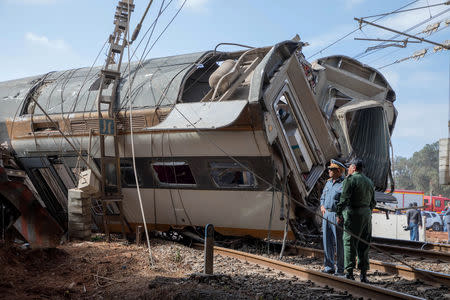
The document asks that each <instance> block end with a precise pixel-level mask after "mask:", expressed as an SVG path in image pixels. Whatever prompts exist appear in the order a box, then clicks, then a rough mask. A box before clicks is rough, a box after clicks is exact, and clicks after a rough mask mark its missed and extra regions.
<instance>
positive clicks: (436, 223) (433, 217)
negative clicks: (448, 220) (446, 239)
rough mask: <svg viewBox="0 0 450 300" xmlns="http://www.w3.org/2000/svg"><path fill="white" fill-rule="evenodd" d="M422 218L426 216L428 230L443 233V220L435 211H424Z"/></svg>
mask: <svg viewBox="0 0 450 300" xmlns="http://www.w3.org/2000/svg"><path fill="white" fill-rule="evenodd" d="M422 216H425V227H426V229H433V230H434V231H442V230H443V228H444V226H443V222H442V218H441V216H440V215H439V214H437V213H436V212H434V211H422Z"/></svg>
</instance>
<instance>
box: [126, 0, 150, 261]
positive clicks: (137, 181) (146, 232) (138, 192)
mask: <svg viewBox="0 0 450 300" xmlns="http://www.w3.org/2000/svg"><path fill="white" fill-rule="evenodd" d="M127 3H128V11H130V0H128V1H127ZM127 21H128V35H127V39H128V38H129V36H130V26H129V25H130V14H128V20H127ZM127 45H128V51H127V54H128V65H130V63H131V58H130V43H127ZM130 69H131V68H128V77H130V72H131V71H130ZM131 84H132V83H131V82H130V84H129V85H128V91H129V92H130V93H131ZM130 93H129V95H130ZM130 138H131V156H132V161H133V171H134V179H135V181H136V191H137V194H138V199H139V207H140V209H141V215H142V221H143V222H144V229H145V237H146V239H147V248H148V255H149V262H150V265H151V266H153V265H154V261H153V257H152V249H151V247H150V238H149V235H148V228H147V221H146V219H145V213H144V206H143V204H142V196H141V189H140V187H139V178H138V174H137V171H136V155H135V151H134V132H133V105H132V102H131V101H130Z"/></svg>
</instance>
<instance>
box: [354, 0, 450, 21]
mask: <svg viewBox="0 0 450 300" xmlns="http://www.w3.org/2000/svg"><path fill="white" fill-rule="evenodd" d="M427 3H428V0H427ZM441 5H450V1H446V2H442V3H437V4H432V5H429V4H428V5H425V6H420V7H414V8H410V9H403V10H396V11H393V12H389V13H384V14H378V15H372V16H367V17H362V18H361V19H369V18H375V17H381V16H388V15H392V14H398V13H403V12H409V11H414V10H419V9H425V8H428V9H430V8H431V7H435V6H441ZM430 17H431V11H430Z"/></svg>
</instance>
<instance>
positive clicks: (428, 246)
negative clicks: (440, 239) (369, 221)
mask: <svg viewBox="0 0 450 300" xmlns="http://www.w3.org/2000/svg"><path fill="white" fill-rule="evenodd" d="M372 242H373V243H374V244H376V245H394V246H400V247H408V248H414V249H421V250H430V251H439V252H447V253H450V244H439V243H429V242H419V241H409V240H397V239H388V238H382V237H372Z"/></svg>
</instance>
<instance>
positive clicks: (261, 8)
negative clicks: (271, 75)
mask: <svg viewBox="0 0 450 300" xmlns="http://www.w3.org/2000/svg"><path fill="white" fill-rule="evenodd" d="M148 2H149V1H148V0H135V1H134V3H135V5H136V9H135V11H134V12H133V14H132V18H131V28H132V29H134V28H135V26H136V24H137V23H138V21H139V20H140V19H141V17H142V15H143V12H144V10H145V8H146V6H147V4H148ZM412 2H413V3H412ZM443 2H445V1H444V0H418V1H412V0H410V1H408V0H396V1H392V0H390V1H385V0H379V1H370V0H328V1H325V0H316V1H299V0H278V1H267V0H187V1H184V0H172V1H170V0H165V1H164V0H154V1H153V4H152V6H151V8H150V11H149V14H148V15H147V18H146V19H145V21H144V25H143V30H142V31H141V34H140V37H139V38H138V40H137V41H136V42H135V43H134V44H133V46H132V47H134V49H136V48H137V51H136V53H137V55H136V56H135V58H134V60H137V59H139V58H140V57H141V55H142V49H143V47H144V44H145V43H146V41H147V38H145V39H144V42H143V44H142V45H141V46H139V47H137V43H138V41H139V40H140V38H142V37H143V36H144V33H145V31H146V30H147V29H148V28H149V27H150V24H151V23H152V22H154V21H155V19H156V16H157V14H158V11H159V10H160V7H161V5H163V6H167V8H166V9H165V10H164V12H163V13H162V15H161V17H160V18H159V19H158V23H157V25H156V27H155V30H154V33H153V36H152V39H151V40H150V43H149V45H152V44H153V43H154V42H155V41H156V39H157V38H158V36H160V34H161V36H160V38H159V39H158V40H157V41H156V43H155V44H154V47H152V48H151V50H150V51H149V52H148V55H147V56H146V58H154V57H162V56H170V55H177V54H183V53H191V52H197V51H204V50H211V49H214V47H215V46H216V45H217V44H218V43H221V42H233V43H240V44H245V45H250V46H256V47H259V46H269V45H273V44H275V43H277V42H280V41H284V40H287V39H291V38H293V37H294V36H295V35H296V34H298V35H299V36H300V37H301V39H302V41H304V42H308V43H309V46H307V47H305V48H304V50H303V52H304V54H305V56H306V58H307V59H308V60H309V61H311V62H312V61H314V60H316V59H318V58H320V57H324V56H329V55H337V54H340V55H346V56H350V57H354V58H357V59H359V60H360V61H361V62H363V63H365V64H368V65H370V66H372V67H375V68H380V71H381V72H382V73H383V74H384V75H385V76H386V78H387V80H388V81H389V83H390V84H391V86H392V87H393V88H394V90H395V92H396V94H397V100H396V101H395V103H394V104H395V106H396V108H397V110H398V119H397V123H396V127H395V130H394V134H393V137H392V144H393V148H394V155H400V156H405V157H410V156H411V155H412V154H413V153H414V152H415V151H418V150H420V149H422V148H423V146H424V145H425V144H429V143H433V142H435V141H437V140H438V139H439V138H445V137H448V120H449V101H450V91H449V86H450V84H449V80H450V56H449V51H448V50H447V51H446V50H444V51H440V52H436V53H434V52H433V47H434V45H431V44H428V43H409V44H408V45H407V47H405V48H400V47H393V46H391V47H387V48H384V49H378V50H375V51H370V52H368V53H365V50H366V48H368V47H371V46H375V45H378V44H379V42H373V41H358V40H354V38H382V39H391V38H393V37H394V36H395V34H394V33H392V32H388V31H385V30H382V29H378V28H375V27H372V26H369V25H368V26H363V27H362V28H361V30H359V29H358V26H359V25H358V22H357V21H355V20H354V18H355V17H358V18H359V17H367V16H372V15H377V14H381V13H387V12H391V11H394V10H396V9H399V8H400V7H403V6H405V5H407V4H410V3H412V4H411V5H409V6H407V7H406V8H405V9H410V8H415V7H421V6H426V5H434V4H439V3H443ZM116 3H117V0H94V1H93V0H76V1H74V0H0V20H1V21H0V24H2V28H3V30H2V34H1V35H0V66H1V67H0V81H7V80H12V79H17V78H22V77H27V76H32V75H38V74H43V73H47V72H49V71H58V70H67V69H71V68H79V67H86V66H90V65H92V64H94V62H95V65H101V64H103V62H104V59H105V50H103V51H101V49H102V46H103V45H104V43H105V41H106V39H107V37H108V36H109V34H111V32H112V30H113V24H112V21H113V16H114V11H115V6H116ZM180 8H181V10H180ZM178 11H179V13H178V15H176V14H177V12H178ZM175 15H176V17H175V18H174V19H173V22H172V23H171V24H169V22H170V21H171V19H172V18H173V17H174V16H175ZM375 19H376V18H367V20H368V21H374V20H375ZM446 20H448V21H450V5H440V6H435V7H431V8H426V9H419V10H414V11H409V12H404V13H399V14H391V15H388V16H386V17H384V18H382V19H380V20H378V21H377V22H376V23H377V24H380V25H382V26H386V27H390V28H394V29H396V30H398V31H404V30H407V29H409V28H411V27H413V26H415V25H417V24H419V23H421V22H423V25H421V26H417V27H416V28H414V29H413V30H411V31H409V33H411V34H418V33H420V32H421V31H423V30H424V29H426V27H427V25H430V24H435V23H437V22H440V27H439V29H438V31H437V32H434V33H432V34H431V35H428V34H425V33H421V35H420V36H421V37H423V38H425V39H429V40H431V41H434V42H438V43H442V42H444V41H446V40H450V28H449V27H450V26H445V24H446V23H445V21H446ZM167 25H168V27H167V29H166V30H165V28H166V26H167ZM355 29H356V32H354V33H353V34H351V35H349V36H348V37H346V38H345V39H342V40H341V41H339V42H338V43H336V44H334V45H332V46H330V47H328V48H326V47H327V46H329V45H330V44H331V43H333V42H335V41H336V40H338V39H339V38H341V37H343V36H345V35H347V34H348V33H350V32H351V31H353V30H355ZM396 39H404V37H398V38H396ZM425 48H427V49H428V52H427V55H426V56H425V57H423V58H420V59H418V60H416V59H408V60H406V61H404V62H401V63H397V64H393V65H391V66H387V67H384V68H381V67H383V66H385V65H388V64H390V63H393V62H394V61H396V60H398V59H402V58H406V57H410V56H412V55H413V54H414V53H415V52H416V51H419V50H422V49H425ZM132 49H133V48H132ZM232 49H234V50H236V49H237V48H236V47H234V48H233V47H221V48H219V50H232ZM97 55H99V59H98V60H97V61H95V58H96V57H97Z"/></svg>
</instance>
